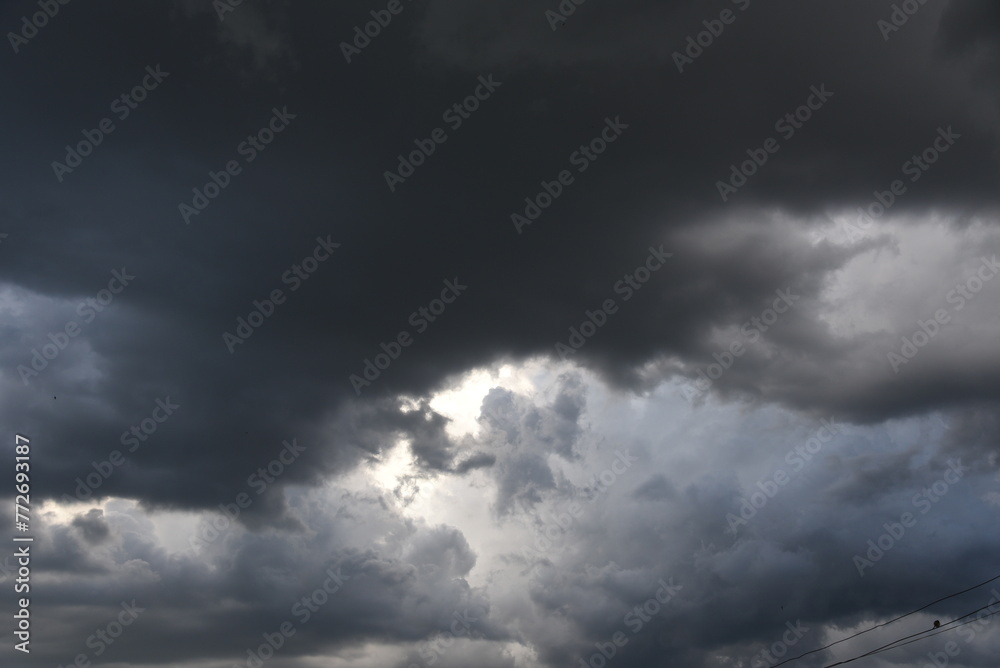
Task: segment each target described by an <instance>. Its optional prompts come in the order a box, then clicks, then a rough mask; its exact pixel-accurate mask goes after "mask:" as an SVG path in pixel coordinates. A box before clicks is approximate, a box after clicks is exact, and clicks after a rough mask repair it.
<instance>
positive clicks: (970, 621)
mask: <svg viewBox="0 0 1000 668" xmlns="http://www.w3.org/2000/svg"><path fill="white" fill-rule="evenodd" d="M986 607H989V606H986ZM981 609H982V608H980V610H981ZM998 614H1000V610H998V611H997V612H991V613H990V614H988V615H983V616H982V617H977V618H976V619H970V620H969V621H967V622H962V623H961V624H959V625H958V626H965V625H966V624H971V623H972V622H975V621H979V620H980V619H986V618H987V617H992V616H993V615H998ZM958 626H956V627H955V628H951V629H945V631H954V630H955V629H957V628H958ZM939 633H944V631H941V630H937V629H936V633H931V634H929V635H926V636H924V637H923V638H915V639H914V640H908V641H906V642H904V643H901V644H899V645H896V647H902V646H903V645H909V644H910V643H911V642H917V641H918V640H924V639H925V638H930V637H931V636H936V635H938V634H939ZM896 642H899V641H898V640H897V641H896ZM896 647H889V648H887V649H883V650H879V652H888V651H889V650H890V649H896ZM879 652H873V653H874V654H878V653H879Z"/></svg>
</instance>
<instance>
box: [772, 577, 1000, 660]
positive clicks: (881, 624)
mask: <svg viewBox="0 0 1000 668" xmlns="http://www.w3.org/2000/svg"><path fill="white" fill-rule="evenodd" d="M994 580H1000V574H998V575H994V576H993V577H991V578H990V579H988V580H984V581H983V582H980V583H979V584H977V585H973V586H971V587H969V588H968V589H963V590H962V591H958V592H955V593H954V594H948V595H947V596H942V597H941V598H939V599H937V600H935V601H931V602H930V603H928V604H927V605H924V606H921V607H919V608H917V609H916V610H913V611H911V612H908V613H906V614H905V615H899V616H898V617H893V618H892V619H890V620H888V621H885V622H882V623H880V624H875V625H874V626H871V627H869V628H867V629H865V630H864V631H858V632H857V633H855V634H853V635H849V636H847V637H846V638H841V639H840V640H836V641H834V642H832V643H830V644H828V645H824V646H822V647H817V648H816V649H811V650H809V651H808V652H803V653H802V654H799V655H798V656H793V657H789V658H787V659H785V660H784V661H781V662H779V663H776V664H774V665H773V666H771V668H778V666H781V665H784V664H786V663H789V662H790V661H796V660H797V659H801V658H802V657H804V656H809V655H810V654H815V653H816V652H822V651H823V650H825V649H829V648H830V647H833V646H834V645H839V644H840V643H842V642H847V641H848V640H851V639H852V638H857V637H858V636H860V635H864V634H865V633H868V632H869V631H874V630H875V629H878V628H882V627H883V626H888V625H889V624H892V623H893V622H898V621H899V620H900V619H905V618H906V617H909V616H910V615H915V614H917V613H918V612H921V611H923V610H926V609H927V608H929V607H931V606H932V605H936V604H938V603H940V602H942V601H947V600H948V599H949V598H955V597H956V596H961V595H962V594H966V593H968V592H970V591H972V590H973V589H979V588H980V587H983V586H985V585H988V584H989V583H991V582H993V581H994ZM987 607H988V606H987ZM980 610H982V608H980ZM975 612H978V610H976V611H973V613H969V614H974V613H975ZM964 616H965V615H963V617H964ZM959 619H961V617H959ZM949 623H951V622H949ZM897 642H898V641H897Z"/></svg>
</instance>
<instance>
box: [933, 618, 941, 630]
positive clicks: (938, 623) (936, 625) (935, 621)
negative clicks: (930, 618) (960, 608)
mask: <svg viewBox="0 0 1000 668" xmlns="http://www.w3.org/2000/svg"><path fill="white" fill-rule="evenodd" d="M940 626H941V622H940V621H938V620H936V619H935V620H934V628H938V627H940Z"/></svg>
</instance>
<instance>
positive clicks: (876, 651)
mask: <svg viewBox="0 0 1000 668" xmlns="http://www.w3.org/2000/svg"><path fill="white" fill-rule="evenodd" d="M988 607H990V606H989V605H984V606H983V607H982V608H979V610H984V609H986V608H988ZM979 610H973V611H972V612H970V613H968V614H965V615H962V617H968V616H969V615H974V614H976V613H977V612H979ZM995 614H997V613H996V612H991V613H990V614H988V615H985V617H992V616H993V615H995ZM962 617H958V618H956V619H953V620H952V621H950V622H948V623H947V624H944V625H942V626H950V625H951V624H954V623H955V622H957V621H958V620H959V619H962ZM977 619H978V618H977ZM974 621H976V620H975V619H970V620H968V621H966V622H962V623H961V624H959V625H958V626H954V627H952V628H950V629H944V628H942V629H927V630H925V631H920V632H919V633H914V634H913V635H909V636H905V637H903V638H899V639H898V640H893V641H892V642H891V643H889V644H888V645H883V646H882V647H877V648H875V649H873V650H871V651H870V652H865V653H864V654H859V655H858V656H855V657H853V658H850V659H844V660H843V661H838V662H836V663H828V664H827V665H825V666H823V668H833V667H834V666H842V665H844V664H845V663H851V662H852V661H857V660H858V659H863V658H865V657H866V656H872V655H873V654H880V653H882V652H888V651H889V650H890V649H896V648H897V647H902V646H903V645H909V644H910V643H912V642H917V641H918V640H926V639H927V638H930V637H932V636H936V635H938V634H941V633H945V632H946V631H954V630H955V629H957V628H958V627H959V626H965V625H966V624H971V623H972V622H974ZM930 631H934V633H931V632H930ZM915 636H921V637H919V638H916V637H915ZM910 638H913V640H910ZM903 640H906V641H907V642H902V641H903Z"/></svg>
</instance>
